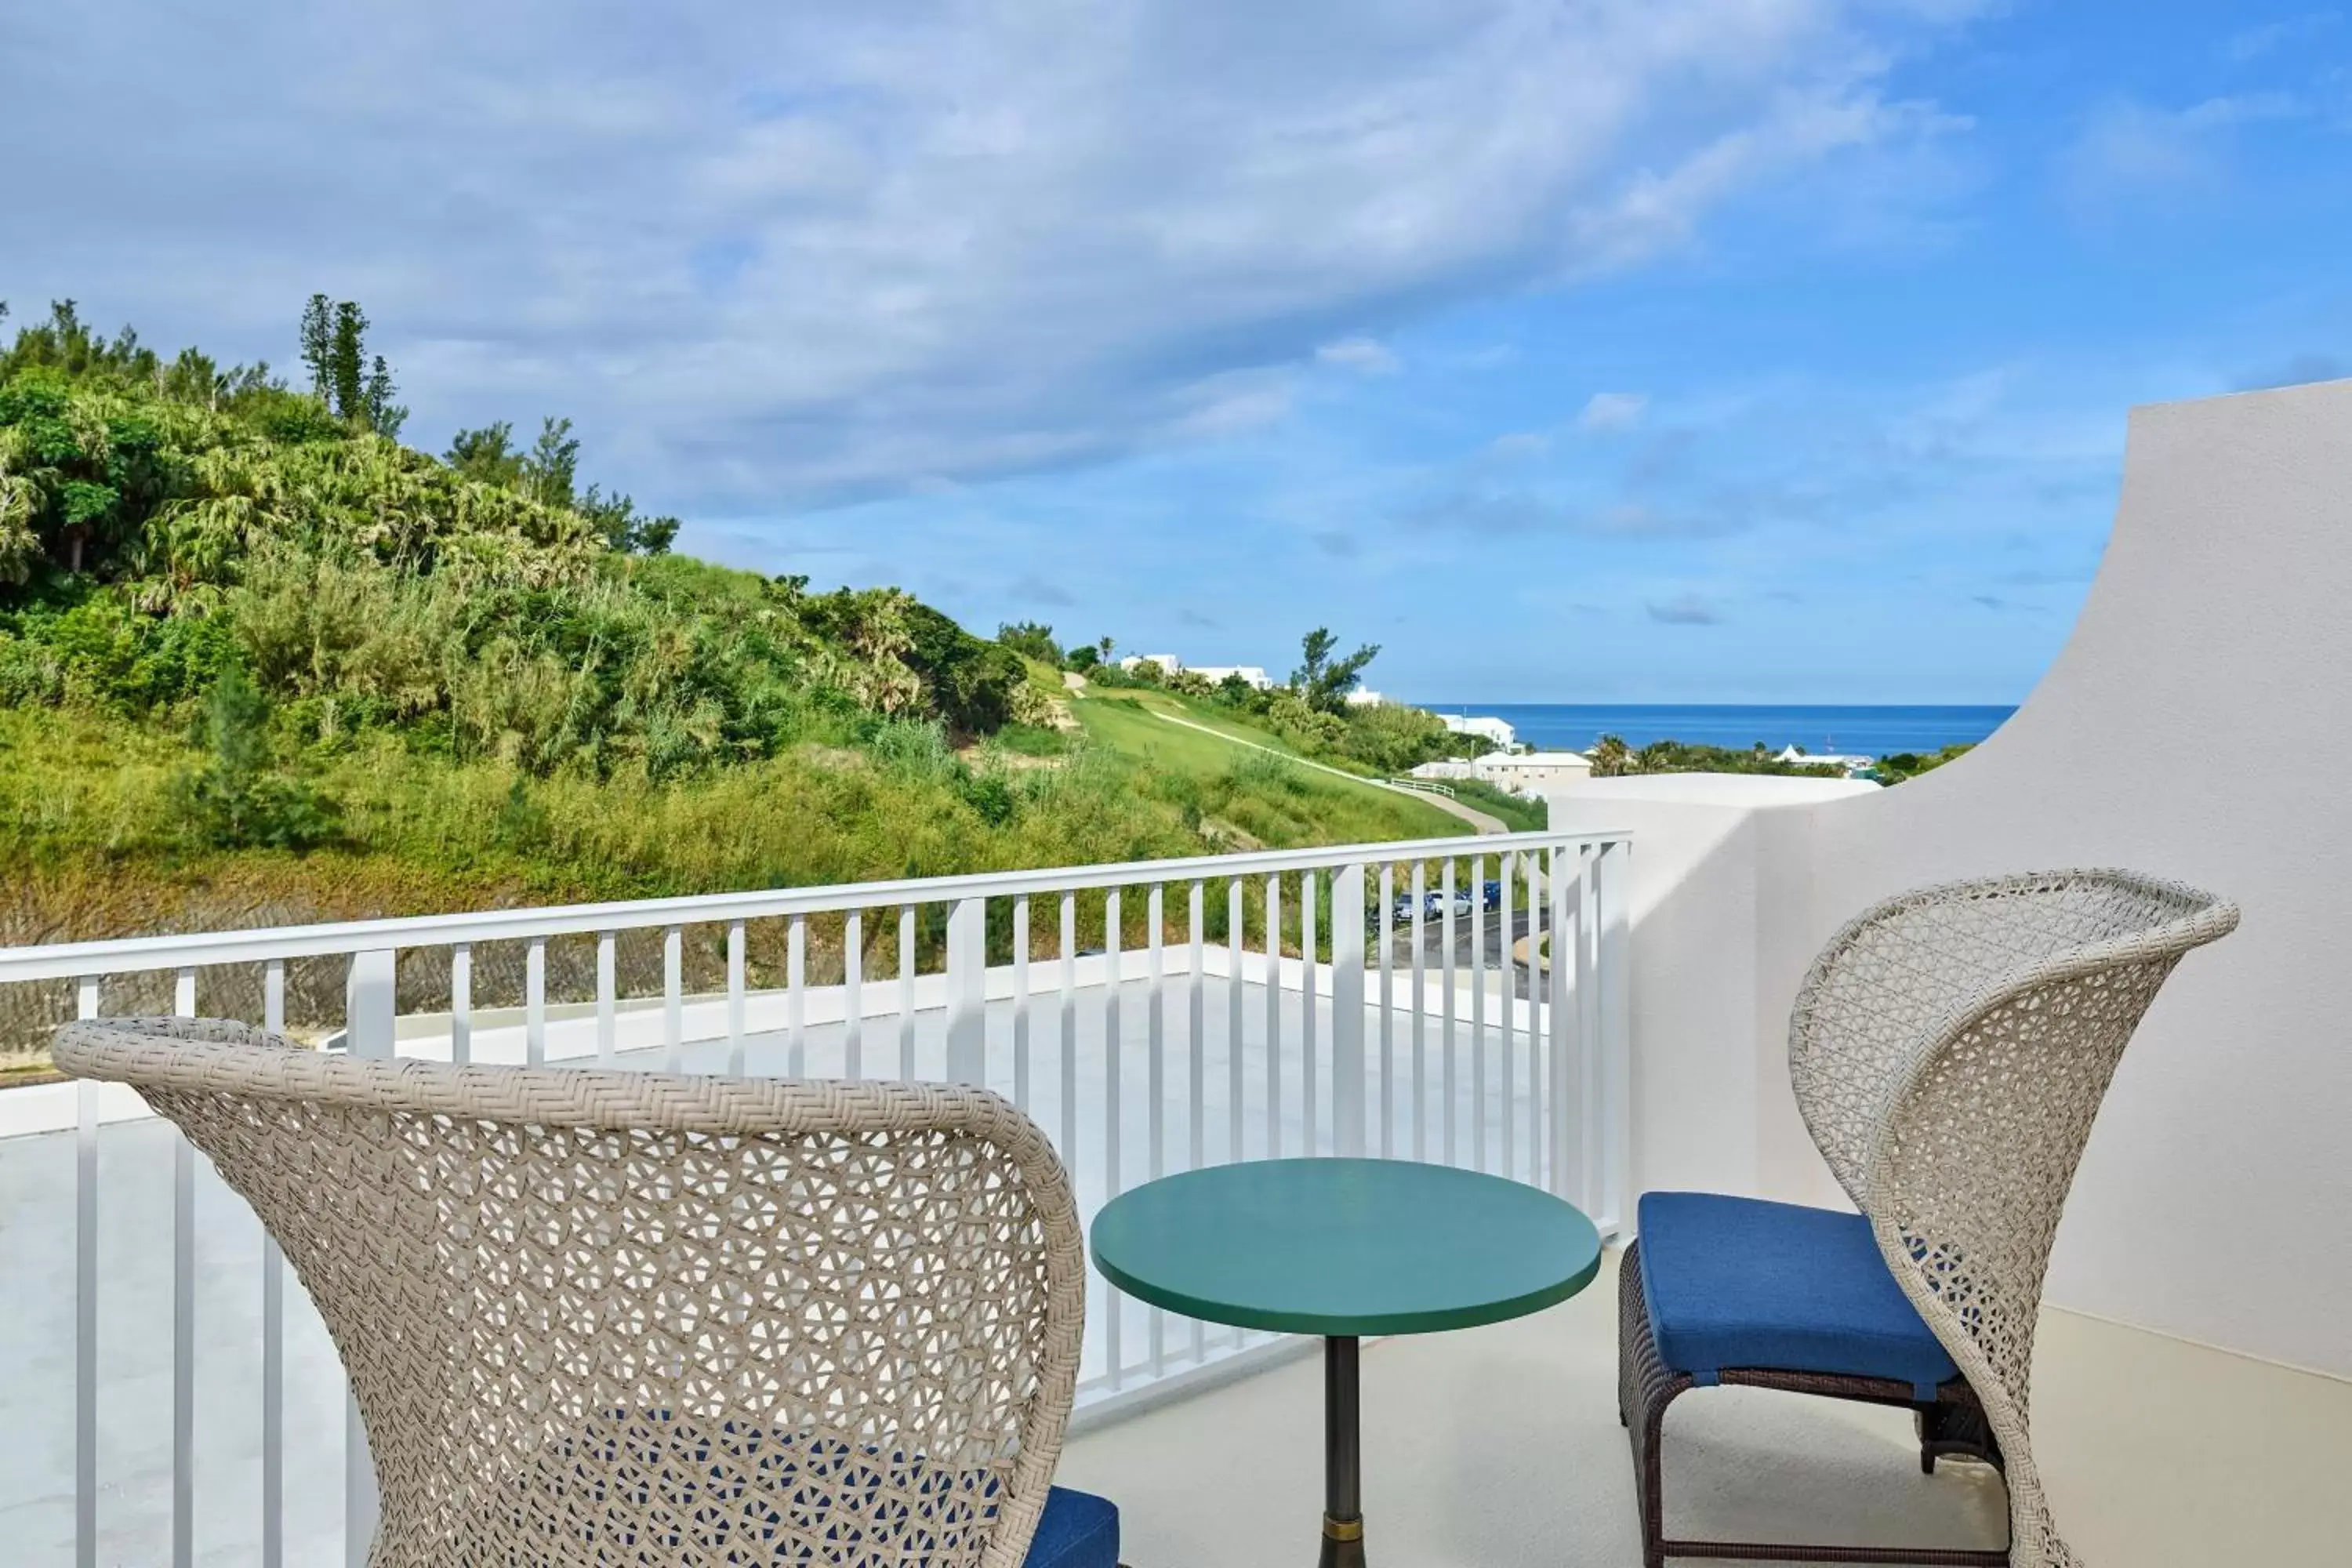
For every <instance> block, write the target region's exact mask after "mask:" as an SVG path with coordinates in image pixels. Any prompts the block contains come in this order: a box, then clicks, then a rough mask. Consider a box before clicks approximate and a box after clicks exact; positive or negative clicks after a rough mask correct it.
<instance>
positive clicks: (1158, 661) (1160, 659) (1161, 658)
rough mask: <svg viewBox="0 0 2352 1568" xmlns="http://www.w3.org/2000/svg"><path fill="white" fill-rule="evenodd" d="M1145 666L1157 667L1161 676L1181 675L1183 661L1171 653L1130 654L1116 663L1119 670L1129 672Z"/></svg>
mask: <svg viewBox="0 0 2352 1568" xmlns="http://www.w3.org/2000/svg"><path fill="white" fill-rule="evenodd" d="M1147 664H1151V665H1157V666H1159V667H1160V674H1162V675H1181V674H1182V673H1183V670H1184V661H1183V660H1182V659H1181V658H1177V657H1176V656H1175V655H1174V654H1172V653H1131V654H1129V655H1128V656H1127V657H1126V658H1123V659H1120V660H1119V661H1118V667H1119V668H1121V669H1129V670H1131V669H1135V668H1139V667H1140V666H1143V665H1147Z"/></svg>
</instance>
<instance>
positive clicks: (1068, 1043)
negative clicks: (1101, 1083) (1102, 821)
mask: <svg viewBox="0 0 2352 1568" xmlns="http://www.w3.org/2000/svg"><path fill="white" fill-rule="evenodd" d="M1061 915H1062V919H1061V927H1062V997H1061V1024H1062V1041H1061V1044H1062V1148H1061V1155H1062V1162H1063V1163H1065V1164H1066V1165H1068V1166H1069V1167H1070V1169H1071V1170H1073V1171H1076V1169H1077V1168H1078V896H1077V894H1076V893H1064V894H1063V895H1062V910H1061Z"/></svg>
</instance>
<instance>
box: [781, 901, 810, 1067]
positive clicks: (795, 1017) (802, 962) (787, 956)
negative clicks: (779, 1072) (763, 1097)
mask: <svg viewBox="0 0 2352 1568" xmlns="http://www.w3.org/2000/svg"><path fill="white" fill-rule="evenodd" d="M784 998H785V1000H784V1009H785V1016H786V1020H787V1022H786V1025H785V1027H786V1030H787V1033H786V1035H785V1039H786V1042H787V1043H786V1045H785V1047H784V1076H785V1077H787V1078H806V1077H808V916H806V915H794V916H793V919H792V923H791V924H790V925H788V926H786V927H785V928H784Z"/></svg>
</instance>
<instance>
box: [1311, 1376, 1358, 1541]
mask: <svg viewBox="0 0 2352 1568" xmlns="http://www.w3.org/2000/svg"><path fill="white" fill-rule="evenodd" d="M1357 1347H1358V1341H1357V1340H1356V1338H1355V1336H1353V1335H1346V1336H1339V1335H1334V1336H1332V1337H1330V1338H1328V1339H1326V1340H1325V1341H1324V1342H1323V1554H1322V1558H1321V1568H1364V1504H1363V1497H1364V1484H1363V1483H1364V1476H1363V1458H1364V1445H1363V1427H1362V1424H1361V1408H1360V1398H1359V1394H1360V1388H1361V1384H1360V1382H1359V1381H1358V1377H1357V1366H1356V1351H1357Z"/></svg>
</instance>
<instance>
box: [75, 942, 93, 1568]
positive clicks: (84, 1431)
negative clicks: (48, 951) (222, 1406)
mask: <svg viewBox="0 0 2352 1568" xmlns="http://www.w3.org/2000/svg"><path fill="white" fill-rule="evenodd" d="M98 987H99V977H98V976H97V975H95V974H87V975H84V976H82V977H81V979H80V980H79V981H78V982H76V984H75V986H74V1016H76V1017H78V1018H95V1017H97V1016H98ZM74 1563H75V1564H76V1568H98V1084H97V1082H96V1081H95V1080H94V1079H82V1080H81V1081H80V1082H79V1083H77V1084H75V1085H74Z"/></svg>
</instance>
